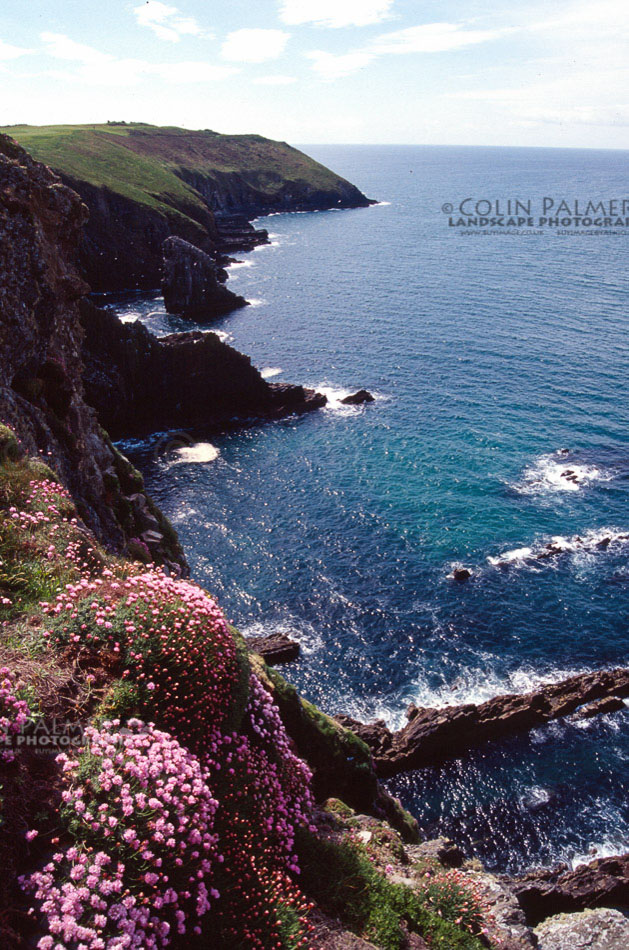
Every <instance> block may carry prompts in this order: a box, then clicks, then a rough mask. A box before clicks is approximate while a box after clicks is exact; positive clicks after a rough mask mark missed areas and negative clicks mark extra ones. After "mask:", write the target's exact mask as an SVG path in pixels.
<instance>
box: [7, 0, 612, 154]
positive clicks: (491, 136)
mask: <svg viewBox="0 0 629 950" xmlns="http://www.w3.org/2000/svg"><path fill="white" fill-rule="evenodd" d="M627 12H628V10H627V3H626V0H599V2H593V0H587V2H583V0H546V2H539V0H532V2H529V0H520V2H500V0H494V2H489V0H467V2H456V0H442V2H440V3H436V2H435V3H433V2H429V0H428V2H423V0H222V2H214V0H209V2H207V0H205V2H204V0H173V2H158V0H148V2H146V0H106V2H104V3H98V2H88V0H2V4H1V5H0V87H1V90H2V95H1V96H0V124H2V125H6V124H11V123H21V122H28V123H31V124H50V123H62V122H63V123H72V122H103V121H106V120H108V119H114V120H120V119H124V120H127V121H129V120H136V121H144V122H152V123H155V124H160V125H182V126H184V127H187V128H212V129H215V130H216V131H219V132H259V133H260V134H263V135H268V136H270V137H272V138H279V139H284V140H287V141H289V142H293V143H318V142H333V143H336V142H349V143H352V142H357V143H372V142H373V143H428V144H471V145H550V146H586V147H599V148H608V147H609V148H629V76H628V73H629V67H628V64H629V16H628V15H627Z"/></svg>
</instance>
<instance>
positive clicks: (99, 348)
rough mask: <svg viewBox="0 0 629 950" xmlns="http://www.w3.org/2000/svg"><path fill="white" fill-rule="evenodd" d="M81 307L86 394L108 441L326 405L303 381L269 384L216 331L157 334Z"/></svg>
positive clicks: (89, 306) (85, 305) (87, 303)
mask: <svg viewBox="0 0 629 950" xmlns="http://www.w3.org/2000/svg"><path fill="white" fill-rule="evenodd" d="M80 310H81V321H82V324H83V327H84V330H85V346H84V359H85V372H84V384H85V392H86V398H87V401H88V402H89V404H90V405H91V406H93V407H94V408H95V409H96V411H97V413H98V418H99V420H100V423H101V425H102V426H104V428H106V429H107V431H108V432H109V433H111V435H112V438H123V437H128V436H133V435H143V434H146V433H148V432H154V431H163V430H164V429H176V428H190V427H194V426H229V425H230V424H234V423H235V422H238V423H242V422H243V421H244V420H247V419H251V420H259V419H274V418H280V417H281V416H285V415H291V414H293V413H301V412H309V411H311V410H313V409H319V408H321V406H324V405H325V403H326V397H325V396H323V395H321V394H320V393H315V392H314V391H313V390H308V389H304V388H303V386H291V385H288V384H275V385H274V384H272V383H267V382H266V381H265V380H264V379H262V377H261V376H260V373H259V372H258V370H257V369H255V367H253V366H252V365H251V360H250V359H249V358H248V357H247V356H244V355H243V354H242V353H239V352H238V351H237V350H235V349H233V347H231V346H229V345H228V344H227V343H223V342H222V341H221V340H220V339H219V338H218V336H216V334H214V333H202V332H200V331H198V330H197V331H191V332H189V333H173V334H171V335H170V336H166V337H162V338H160V339H158V338H157V337H155V336H153V335H152V334H151V333H149V331H148V330H147V329H146V327H144V326H143V325H142V324H141V323H127V324H123V323H121V321H120V320H119V319H118V317H117V316H116V315H115V314H114V313H112V312H111V311H107V310H100V309H99V308H98V307H95V306H94V305H93V304H92V303H91V302H90V301H88V300H84V301H82V302H81V307H80Z"/></svg>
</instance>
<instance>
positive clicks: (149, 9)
mask: <svg viewBox="0 0 629 950" xmlns="http://www.w3.org/2000/svg"><path fill="white" fill-rule="evenodd" d="M133 13H134V14H135V18H136V20H137V21H138V23H139V25H140V26H147V27H148V28H149V30H152V31H153V33H154V34H155V36H158V37H159V39H160V40H170V42H171V43H178V42H179V40H180V39H181V37H182V36H203V35H205V34H204V31H203V30H202V28H201V27H200V26H199V24H198V23H197V21H196V20H195V19H194V17H189V16H184V15H183V14H182V13H181V12H180V10H178V9H177V7H171V6H168V4H166V3H160V2H159V0H145V2H144V3H141V4H140V6H139V7H134V9H133Z"/></svg>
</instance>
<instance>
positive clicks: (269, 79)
mask: <svg viewBox="0 0 629 950" xmlns="http://www.w3.org/2000/svg"><path fill="white" fill-rule="evenodd" d="M253 81H254V83H255V84H256V86H292V84H293V83H295V82H297V78H296V77H295V76H282V75H279V74H278V75H276V76H258V78H257V79H254V80H253Z"/></svg>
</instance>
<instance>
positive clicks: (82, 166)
mask: <svg viewBox="0 0 629 950" xmlns="http://www.w3.org/2000/svg"><path fill="white" fill-rule="evenodd" d="M0 131H2V132H6V133H7V134H8V135H11V136H12V137H13V138H15V139H16V140H17V141H18V142H19V143H20V145H22V146H23V147H24V148H26V149H27V150H28V151H29V152H30V153H31V154H32V155H33V157H34V158H36V159H38V160H39V161H42V162H45V163H46V164H47V165H50V166H51V167H52V168H54V169H56V170H58V171H61V172H63V173H64V174H65V175H68V176H70V177H72V178H76V179H79V180H82V181H86V182H89V183H90V184H92V185H95V186H97V187H102V186H105V187H107V188H109V189H110V190H112V191H114V192H116V193H118V194H121V195H124V196H125V197H127V198H131V199H133V200H134V201H138V202H140V203H141V204H145V205H148V206H149V207H153V208H163V206H164V205H167V206H172V205H173V204H177V205H178V206H180V207H181V206H182V205H191V206H192V207H195V206H196V207H202V206H204V204H203V202H202V200H201V198H200V197H199V195H198V194H197V193H196V192H195V191H194V189H193V188H191V187H189V186H188V185H186V184H185V183H184V182H183V181H182V180H181V178H180V177H179V176H178V174H177V172H178V170H179V169H181V168H185V169H186V170H188V171H192V172H198V173H199V174H201V175H203V176H204V177H209V178H212V177H214V175H216V174H218V175H224V174H229V173H238V174H239V175H240V176H241V177H242V178H243V179H244V180H245V181H246V182H247V183H248V184H250V185H251V186H252V187H254V188H256V189H258V190H260V191H262V192H264V193H265V194H267V195H269V196H273V195H274V194H275V193H276V192H277V191H279V189H280V188H281V187H282V186H283V185H285V184H286V182H287V181H288V182H304V181H305V182H308V183H309V184H310V185H311V186H312V187H313V188H316V189H321V190H334V189H335V188H338V187H339V186H346V185H347V183H346V182H345V180H344V179H342V178H340V177H339V176H338V175H335V174H334V173H333V172H331V171H330V170H329V169H327V168H325V167H324V166H323V165H320V164H319V163H318V162H315V161H314V159H311V158H309V157H308V156H307V155H304V153H303V152H300V151H299V150H298V149H295V148H292V147H291V146H290V145H287V144H286V143H285V142H274V141H272V140H271V139H265V138H263V137H262V136H259V135H219V134H218V133H217V132H211V131H209V130H205V131H189V130H187V129H179V128H175V127H167V128H160V127H157V126H150V125H144V124H141V123H138V124H129V125H122V124H121V125H54V126H53V125H51V126H29V125H16V126H7V127H5V128H3V129H0Z"/></svg>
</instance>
